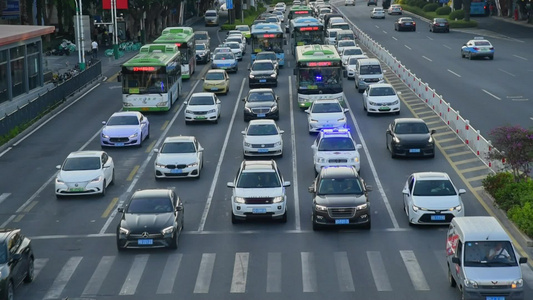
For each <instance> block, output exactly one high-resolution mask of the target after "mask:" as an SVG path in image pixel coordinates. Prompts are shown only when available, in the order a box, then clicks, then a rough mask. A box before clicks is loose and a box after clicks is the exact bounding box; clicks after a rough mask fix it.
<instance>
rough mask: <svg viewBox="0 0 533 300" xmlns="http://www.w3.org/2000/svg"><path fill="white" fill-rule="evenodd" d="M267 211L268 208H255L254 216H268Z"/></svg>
mask: <svg viewBox="0 0 533 300" xmlns="http://www.w3.org/2000/svg"><path fill="white" fill-rule="evenodd" d="M266 212H267V209H266V208H253V209H252V213H254V214H266Z"/></svg>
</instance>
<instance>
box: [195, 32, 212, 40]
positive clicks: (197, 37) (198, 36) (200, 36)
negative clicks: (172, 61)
mask: <svg viewBox="0 0 533 300" xmlns="http://www.w3.org/2000/svg"><path fill="white" fill-rule="evenodd" d="M208 38H209V37H208V36H207V33H195V34H194V39H195V40H198V41H205V40H207V39H208Z"/></svg>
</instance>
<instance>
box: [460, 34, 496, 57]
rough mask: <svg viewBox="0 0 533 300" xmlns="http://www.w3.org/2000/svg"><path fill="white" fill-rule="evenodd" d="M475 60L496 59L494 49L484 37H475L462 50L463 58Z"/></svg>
mask: <svg viewBox="0 0 533 300" xmlns="http://www.w3.org/2000/svg"><path fill="white" fill-rule="evenodd" d="M464 57H466V58H468V59H473V58H476V57H488V58H489V59H494V47H493V46H492V44H491V43H490V42H489V41H487V40H486V39H484V38H482V37H475V38H474V39H473V40H470V41H468V43H466V44H464V45H463V47H462V48H461V58H464Z"/></svg>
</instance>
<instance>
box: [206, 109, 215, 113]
mask: <svg viewBox="0 0 533 300" xmlns="http://www.w3.org/2000/svg"><path fill="white" fill-rule="evenodd" d="M216 111H217V110H216V109H210V110H209V111H207V113H208V114H210V113H214V112H216Z"/></svg>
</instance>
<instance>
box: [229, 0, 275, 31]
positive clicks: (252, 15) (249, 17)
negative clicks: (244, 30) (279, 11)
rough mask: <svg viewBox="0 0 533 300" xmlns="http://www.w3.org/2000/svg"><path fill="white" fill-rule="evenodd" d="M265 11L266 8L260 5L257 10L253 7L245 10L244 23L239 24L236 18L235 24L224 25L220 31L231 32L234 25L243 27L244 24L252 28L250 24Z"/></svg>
mask: <svg viewBox="0 0 533 300" xmlns="http://www.w3.org/2000/svg"><path fill="white" fill-rule="evenodd" d="M276 3H277V2H276ZM265 11H266V8H265V7H263V6H262V5H258V6H257V10H256V9H255V7H253V8H250V9H247V10H245V11H244V20H243V21H244V22H241V19H240V18H238V19H236V20H235V24H228V23H224V24H222V25H221V26H220V29H221V30H233V29H235V26H236V25H244V24H245V25H248V26H250V27H252V24H253V23H254V21H255V19H256V18H257V17H258V16H259V15H260V14H262V13H264V12H265Z"/></svg>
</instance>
